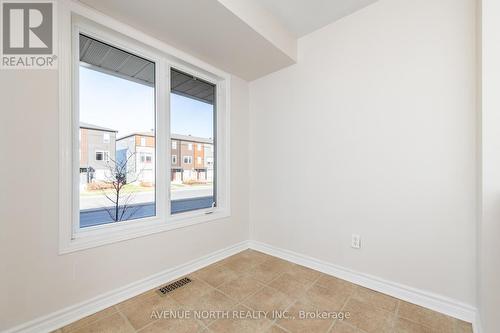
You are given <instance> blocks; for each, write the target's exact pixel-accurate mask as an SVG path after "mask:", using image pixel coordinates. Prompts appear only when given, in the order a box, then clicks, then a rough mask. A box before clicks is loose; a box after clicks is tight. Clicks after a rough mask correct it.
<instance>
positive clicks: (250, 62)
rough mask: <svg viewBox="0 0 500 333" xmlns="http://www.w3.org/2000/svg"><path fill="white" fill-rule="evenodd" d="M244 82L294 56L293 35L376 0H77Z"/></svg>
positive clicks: (290, 59) (317, 26)
mask: <svg viewBox="0 0 500 333" xmlns="http://www.w3.org/2000/svg"><path fill="white" fill-rule="evenodd" d="M79 1H80V2H81V3H84V4H85V5H88V6H90V7H93V8H94V9H96V10H98V11H100V12H102V13H104V14H107V15H109V16H111V17H114V18H116V19H117V20H119V21H121V22H123V23H125V24H128V25H130V26H132V27H134V28H136V29H138V30H141V31H143V32H144V33H147V34H149V35H151V36H153V37H155V38H157V39H159V40H161V41H163V42H165V43H167V44H169V45H172V46H174V47H176V48H177V49H179V50H182V51H184V52H187V53H189V54H191V55H193V56H195V57H197V58H199V59H200V60H203V61H205V62H206V63H209V64H211V65H213V66H216V67H218V68H220V69H222V70H224V71H226V72H229V73H231V74H235V75H237V76H239V77H241V78H243V79H245V80H247V81H252V80H255V79H257V78H259V77H262V76H264V75H267V74H269V73H272V72H274V71H277V70H279V69H281V68H284V67H287V66H289V65H291V64H293V63H295V62H296V59H297V37H301V36H303V35H305V34H308V33H310V32H312V31H314V30H316V29H319V28H321V27H323V26H325V25H327V24H329V23H332V22H333V21H335V20H337V19H339V18H341V17H343V16H346V15H349V14H351V13H353V12H355V11H356V10H359V9H361V8H363V7H365V6H367V5H369V4H371V3H373V2H375V1H376V0H141V1H138V0H79Z"/></svg>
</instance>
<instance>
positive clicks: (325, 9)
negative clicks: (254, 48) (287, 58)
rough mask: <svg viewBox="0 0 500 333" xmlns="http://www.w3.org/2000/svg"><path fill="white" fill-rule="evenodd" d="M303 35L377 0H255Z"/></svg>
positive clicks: (296, 34)
mask: <svg viewBox="0 0 500 333" xmlns="http://www.w3.org/2000/svg"><path fill="white" fill-rule="evenodd" d="M253 1H255V2H257V3H259V4H260V5H261V6H262V7H264V8H265V9H267V10H268V11H269V12H271V14H273V15H274V16H275V17H276V18H277V19H278V20H279V21H280V22H281V24H283V25H284V26H285V28H287V29H288V30H289V31H290V32H291V33H293V34H294V35H295V36H296V37H302V36H304V35H307V34H309V33H311V32H313V31H314V30H317V29H319V28H322V27H324V26H325V25H328V24H330V23H332V22H334V21H336V20H338V19H340V18H342V17H344V16H346V15H349V14H352V13H354V12H355V11H357V10H360V9H361V8H363V7H366V6H368V5H370V4H372V3H374V2H376V1H377V0H253Z"/></svg>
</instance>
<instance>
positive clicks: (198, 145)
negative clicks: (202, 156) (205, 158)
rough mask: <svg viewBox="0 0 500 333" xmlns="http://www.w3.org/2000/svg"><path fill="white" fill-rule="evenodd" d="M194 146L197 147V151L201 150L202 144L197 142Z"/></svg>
mask: <svg viewBox="0 0 500 333" xmlns="http://www.w3.org/2000/svg"><path fill="white" fill-rule="evenodd" d="M196 148H197V149H198V151H202V150H203V144H202V143H197V144H196Z"/></svg>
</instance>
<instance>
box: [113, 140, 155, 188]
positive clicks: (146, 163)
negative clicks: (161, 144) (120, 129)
mask: <svg viewBox="0 0 500 333" xmlns="http://www.w3.org/2000/svg"><path fill="white" fill-rule="evenodd" d="M116 155H117V161H118V163H119V164H123V163H127V181H128V182H135V181H139V182H141V183H144V185H150V184H152V183H154V176H155V174H154V167H155V163H156V161H155V137H154V135H153V133H150V132H144V133H132V134H129V135H127V136H124V137H121V138H119V139H118V140H117V141H116Z"/></svg>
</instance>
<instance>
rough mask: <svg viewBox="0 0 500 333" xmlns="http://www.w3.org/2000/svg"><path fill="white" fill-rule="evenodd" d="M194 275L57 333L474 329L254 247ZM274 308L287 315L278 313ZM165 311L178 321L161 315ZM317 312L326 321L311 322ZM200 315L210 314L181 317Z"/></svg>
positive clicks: (429, 332) (447, 332)
mask: <svg viewBox="0 0 500 333" xmlns="http://www.w3.org/2000/svg"><path fill="white" fill-rule="evenodd" d="M189 277H190V278H191V279H192V280H193V281H192V282H191V283H189V284H187V285H185V286H183V287H181V288H179V289H176V290H175V291H173V292H171V293H169V294H168V295H167V296H160V295H159V294H158V293H157V292H156V291H155V290H151V291H149V292H146V293H144V294H141V295H139V296H136V297H134V298H131V299H129V300H127V301H125V302H122V303H120V304H117V305H115V306H112V307H110V308H108V309H105V310H103V311H100V312H98V313H96V314H93V315H91V316H89V317H86V318H83V319H81V320H79V321H77V322H74V323H72V324H70V325H68V326H65V327H63V328H61V329H59V330H57V331H56V332H57V333H62V332H65V333H66V332H72V333H84V332H85V333H89V332H123V333H128V332H140V333H146V332H176V333H177V332H179V333H183V332H186V333H187V332H203V333H215V332H238V333H240V332H242V333H244V332H270V333H271V332H272V333H279V332H289V333H295V332H329V333H385V332H388V333H389V332H391V333H392V332H394V333H396V332H397V333H424V332H425V333H438V332H439V333H441V332H442V333H467V332H469V333H470V332H472V328H471V325H470V324H468V323H465V322H463V321H460V320H457V319H454V318H451V317H448V316H445V315H443V314H440V313H437V312H434V311H431V310H428V309H425V308H422V307H419V306H417V305H414V304H410V303H407V302H405V301H401V300H398V299H396V298H393V297H390V296H387V295H384V294H381V293H378V292H376V291H373V290H370V289H366V288H363V287H360V286H357V285H355V284H352V283H350V282H347V281H344V280H340V279H337V278H335V277H332V276H329V275H326V274H323V273H320V272H317V271H314V270H311V269H308V268H306V267H303V266H299V265H295V264H293V263H290V262H287V261H284V260H281V259H278V258H275V257H271V256H269V255H266V254H263V253H260V252H257V251H253V250H246V251H243V252H240V253H238V254H236V255H234V256H232V257H229V258H227V259H224V260H222V261H219V262H217V263H215V264H213V265H210V266H208V267H206V268H203V269H201V270H199V271H196V272H194V273H192V274H190V275H189ZM204 310H212V311H213V312H207V311H204ZM273 310H274V311H284V312H274V313H275V314H280V313H281V314H283V313H286V314H287V315H288V318H277V316H272V313H273V312H272V311H273ZM154 311H157V312H154ZM161 311H165V312H161ZM183 311H184V312H183ZM195 311H198V312H195ZM215 311H219V312H215ZM258 311H267V312H269V313H268V315H267V316H263V315H262V316H260V317H259V316H258V315H257V314H258V313H259V312H258ZM153 313H155V314H156V315H154V314H153ZM163 313H168V314H170V315H172V314H177V315H178V316H179V317H178V318H175V319H172V318H158V315H160V314H163ZM260 313H263V312H260ZM317 313H320V314H324V316H325V318H322V319H318V318H310V316H312V315H314V314H317ZM152 314H153V315H152ZM196 314H203V315H204V317H203V318H201V317H198V318H180V316H182V315H185V316H188V315H189V316H191V317H194V316H195V315H196ZM217 314H219V317H217ZM235 314H237V315H238V316H239V318H234V315H235ZM301 314H302V316H303V315H304V314H306V315H308V316H309V318H305V319H304V318H302V319H300V318H301V317H300V316H301ZM336 314H344V315H345V318H344V319H342V320H341V319H338V318H335V315H336ZM209 315H211V316H209ZM250 315H255V317H254V318H248V317H247V316H250ZM221 316H222V317H221ZM231 316H233V317H231Z"/></svg>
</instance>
